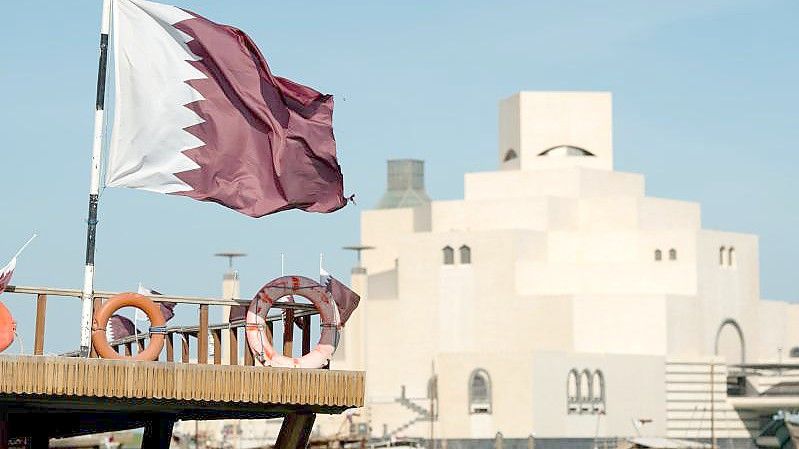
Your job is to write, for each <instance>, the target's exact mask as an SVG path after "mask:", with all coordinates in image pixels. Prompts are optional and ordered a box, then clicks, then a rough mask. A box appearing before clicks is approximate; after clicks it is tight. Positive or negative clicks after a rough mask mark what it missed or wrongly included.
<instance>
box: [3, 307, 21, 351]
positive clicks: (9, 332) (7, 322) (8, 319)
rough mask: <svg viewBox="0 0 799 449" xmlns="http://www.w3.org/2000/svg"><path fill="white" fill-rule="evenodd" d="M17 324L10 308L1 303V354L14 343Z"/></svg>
mask: <svg viewBox="0 0 799 449" xmlns="http://www.w3.org/2000/svg"><path fill="white" fill-rule="evenodd" d="M16 333H17V323H16V322H15V321H14V318H13V317H12V316H11V312H10V311H9V310H8V308H7V307H6V306H5V304H3V303H2V302H0V352H3V351H5V350H6V349H8V347H9V346H11V343H13V342H14V336H15V335H16Z"/></svg>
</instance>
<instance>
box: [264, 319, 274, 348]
mask: <svg viewBox="0 0 799 449" xmlns="http://www.w3.org/2000/svg"><path fill="white" fill-rule="evenodd" d="M273 330H274V327H272V322H271V321H267V322H266V341H268V342H269V344H270V345H272V344H274V338H273V337H272V335H273V334H272V331H273Z"/></svg>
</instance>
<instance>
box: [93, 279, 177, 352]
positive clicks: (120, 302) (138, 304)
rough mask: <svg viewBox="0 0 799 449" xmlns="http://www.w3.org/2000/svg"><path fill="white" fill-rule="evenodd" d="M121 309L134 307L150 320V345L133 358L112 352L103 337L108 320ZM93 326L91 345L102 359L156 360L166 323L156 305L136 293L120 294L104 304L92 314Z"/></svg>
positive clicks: (162, 344) (112, 349) (106, 339)
mask: <svg viewBox="0 0 799 449" xmlns="http://www.w3.org/2000/svg"><path fill="white" fill-rule="evenodd" d="M123 307H135V308H137V309H140V310H141V311H143V312H144V313H145V314H146V315H147V318H149V319H150V344H148V345H147V347H146V348H144V351H141V352H139V353H138V354H136V355H135V356H132V357H128V356H124V355H122V354H119V353H118V352H116V351H114V348H112V347H111V345H110V344H108V338H107V336H106V335H105V330H106V326H107V325H108V319H109V318H111V315H113V314H114V312H116V311H117V310H119V309H121V308H123ZM93 324H94V326H93V329H92V344H93V345H94V350H95V351H97V354H98V355H99V356H100V357H102V358H104V359H129V360H157V359H158V356H159V355H160V354H161V349H163V348H164V334H165V333H166V332H165V331H166V321H165V320H164V316H163V315H162V314H161V309H160V308H159V307H158V304H156V303H155V302H153V301H152V300H151V299H150V298H148V297H146V296H144V295H140V294H138V293H120V294H118V295H116V296H113V297H111V299H109V300H108V301H106V302H104V303H103V305H102V306H100V309H99V310H98V311H97V312H96V313H95V314H94V323H93Z"/></svg>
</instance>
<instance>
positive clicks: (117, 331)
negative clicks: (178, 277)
mask: <svg viewBox="0 0 799 449" xmlns="http://www.w3.org/2000/svg"><path fill="white" fill-rule="evenodd" d="M138 293H139V294H140V295H144V296H161V295H162V294H161V293H159V292H157V291H155V290H153V289H151V288H147V287H145V286H143V285H142V284H141V283H140V284H139V289H138ZM176 305H177V303H174V302H159V303H158V307H159V308H160V309H161V315H163V316H164V321H166V322H168V321H169V320H171V319H172V318H173V317H174V316H175V306H176ZM149 320H150V319H149V318H147V315H145V314H144V312H142V311H140V310H139V309H136V311H135V312H134V314H133V320H131V319H130V318H128V317H126V316H124V315H120V314H118V313H115V314H113V315H111V317H110V318H109V319H108V324H107V325H106V328H105V333H106V336H107V337H108V339H109V340H119V339H120V338H125V337H128V336H131V335H137V334H140V333H142V332H143V331H142V330H140V329H139V327H137V326H136V324H137V323H138V322H139V321H149Z"/></svg>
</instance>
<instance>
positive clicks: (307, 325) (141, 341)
mask: <svg viewBox="0 0 799 449" xmlns="http://www.w3.org/2000/svg"><path fill="white" fill-rule="evenodd" d="M6 292H7V293H16V294H27V295H36V330H35V335H34V343H33V354H34V355H43V354H44V337H45V319H46V312H47V299H48V296H56V297H67V298H80V297H81V291H80V290H73V289H56V288H49V287H25V286H13V285H9V286H8V287H7V288H6ZM116 294H117V293H114V292H103V291H97V292H95V293H94V310H95V312H96V311H97V309H98V307H99V306H100V304H102V300H103V299H107V298H110V297H112V296H114V295H116ZM150 299H152V300H153V301H154V302H174V303H183V304H193V305H196V306H197V307H198V322H199V324H198V325H197V326H170V327H167V329H166V338H165V340H166V341H165V344H164V350H163V351H166V354H165V357H164V358H165V361H167V362H176V361H177V360H176V359H175V343H176V342H175V340H179V342H180V347H181V350H180V360H179V362H180V363H189V362H190V355H191V346H192V345H191V340H192V339H193V340H194V341H195V344H196V346H197V361H196V362H197V363H199V364H207V363H209V360H208V355H209V353H211V352H209V343H208V341H209V336H211V338H212V343H211V345H212V346H211V348H210V349H213V351H212V353H213V356H214V357H213V360H212V361H210V363H213V364H216V365H220V364H222V362H223V360H222V354H223V352H225V351H224V348H223V347H222V345H223V340H224V339H223V338H222V336H223V333H227V335H229V348H228V351H227V352H228V353H229V354H230V365H238V364H239V361H238V358H239V353H240V352H242V345H243V353H244V365H248V366H253V365H255V357H254V355H253V353H252V351H250V348H249V345H247V343H246V338H245V337H244V334H243V333H242V332H239V330H240V329H242V328H244V327H245V322H244V320H240V321H235V322H231V323H223V324H213V325H212V324H209V322H208V307H209V306H211V305H220V306H246V305H248V304H249V303H250V300H247V299H221V298H205V297H199V296H168V295H158V296H150ZM272 308H273V309H281V310H282V311H283V312H282V314H281V315H270V316H269V317H267V319H266V336H267V339H268V341H269V344H270V345H273V330H274V324H275V323H276V322H282V324H283V354H284V355H286V356H291V354H293V350H294V327H295V326H296V325H297V321H299V322H300V323H302V326H300V328H301V329H302V337H301V341H300V344H301V345H302V354H303V355H305V354H307V353H309V352H310V351H311V345H312V343H311V317H312V316H313V315H318V313H319V312H318V311H317V310H316V308H315V307H314V306H313V305H312V304H303V303H295V302H276V303H274V304H273V305H272ZM149 338H150V335H149V333H148V332H143V333H139V334H136V335H131V336H128V337H125V338H121V339H118V340H114V341H110V342H109V343H110V345H111V347H112V348H114V349H115V350H116V351H117V352H120V351H122V352H120V353H121V354H124V355H128V356H130V355H133V354H134V345H136V349H137V350H138V351H141V350H143V349H144V347H145V346H146V344H147V341H148V340H149ZM61 355H63V356H67V357H75V356H77V355H78V352H77V351H75V352H68V353H64V354H61ZM92 357H96V354H95V353H94V351H92Z"/></svg>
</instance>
